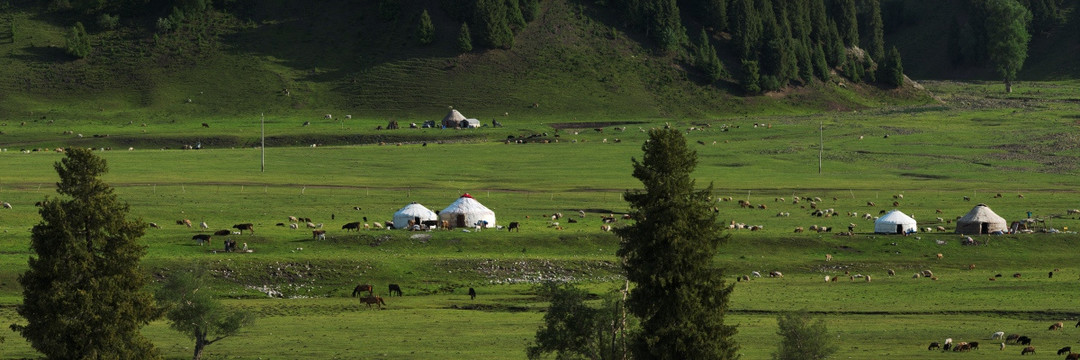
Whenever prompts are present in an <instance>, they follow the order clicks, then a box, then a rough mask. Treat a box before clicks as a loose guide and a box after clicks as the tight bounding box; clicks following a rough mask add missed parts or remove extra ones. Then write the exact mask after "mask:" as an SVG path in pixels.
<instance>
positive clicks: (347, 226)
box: [341, 221, 360, 231]
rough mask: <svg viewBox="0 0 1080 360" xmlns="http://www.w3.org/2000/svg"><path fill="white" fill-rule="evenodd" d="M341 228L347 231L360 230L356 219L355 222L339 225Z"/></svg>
mask: <svg viewBox="0 0 1080 360" xmlns="http://www.w3.org/2000/svg"><path fill="white" fill-rule="evenodd" d="M341 228H342V229H344V230H345V231H349V230H356V231H360V222H359V221H356V222H351V223H348V224H345V225H341Z"/></svg>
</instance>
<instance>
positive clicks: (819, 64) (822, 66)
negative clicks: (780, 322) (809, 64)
mask: <svg viewBox="0 0 1080 360" xmlns="http://www.w3.org/2000/svg"><path fill="white" fill-rule="evenodd" d="M812 56H813V58H814V60H813V61H814V73H815V74H817V77H818V78H819V79H821V80H828V79H829V74H830V72H829V63H828V62H826V61H825V50H823V49H822V48H821V44H817V45H816V46H815V47H814V53H813V54H812Z"/></svg>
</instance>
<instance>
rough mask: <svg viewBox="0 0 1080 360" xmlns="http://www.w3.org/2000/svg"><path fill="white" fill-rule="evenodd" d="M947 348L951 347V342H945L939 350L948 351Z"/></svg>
mask: <svg viewBox="0 0 1080 360" xmlns="http://www.w3.org/2000/svg"><path fill="white" fill-rule="evenodd" d="M949 349H952V343H945V345H944V346H942V347H941V351H949Z"/></svg>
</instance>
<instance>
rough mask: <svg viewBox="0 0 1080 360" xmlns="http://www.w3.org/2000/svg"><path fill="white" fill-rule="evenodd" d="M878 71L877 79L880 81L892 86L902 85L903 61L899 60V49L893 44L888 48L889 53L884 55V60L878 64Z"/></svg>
mask: <svg viewBox="0 0 1080 360" xmlns="http://www.w3.org/2000/svg"><path fill="white" fill-rule="evenodd" d="M878 72H879V74H878V79H880V80H881V82H882V83H884V84H886V85H889V86H892V87H894V88H895V87H900V85H903V84H904V63H903V62H902V61H901V60H900V50H897V49H896V47H895V46H893V47H892V49H889V54H888V55H886V56H885V60H883V61H882V62H881V64H879V65H878Z"/></svg>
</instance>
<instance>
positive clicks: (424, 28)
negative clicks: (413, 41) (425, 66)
mask: <svg viewBox="0 0 1080 360" xmlns="http://www.w3.org/2000/svg"><path fill="white" fill-rule="evenodd" d="M416 37H417V39H419V41H420V45H427V44H430V43H432V42H433V41H435V24H433V23H431V15H428V12H427V9H424V12H423V13H421V14H420V24H419V25H418V26H417V29H416Z"/></svg>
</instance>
